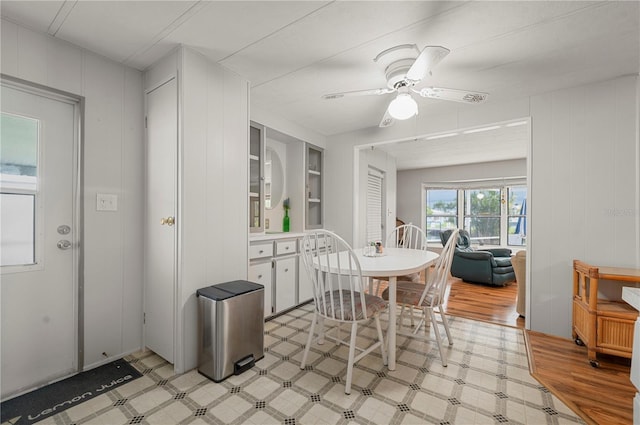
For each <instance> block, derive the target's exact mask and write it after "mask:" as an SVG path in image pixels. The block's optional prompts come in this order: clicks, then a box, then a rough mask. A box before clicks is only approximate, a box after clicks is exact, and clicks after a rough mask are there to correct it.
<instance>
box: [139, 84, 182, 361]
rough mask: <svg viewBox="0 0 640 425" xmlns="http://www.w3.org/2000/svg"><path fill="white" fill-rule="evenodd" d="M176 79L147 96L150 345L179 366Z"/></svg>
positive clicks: (147, 321)
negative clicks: (176, 355)
mask: <svg viewBox="0 0 640 425" xmlns="http://www.w3.org/2000/svg"><path fill="white" fill-rule="evenodd" d="M177 99H178V95H177V85H176V80H175V79H171V80H170V81H168V82H166V83H164V84H163V85H161V86H160V87H157V88H156V89H154V90H152V91H150V92H149V93H147V209H146V220H145V222H146V224H145V226H146V249H145V257H146V258H145V269H146V270H145V307H144V308H145V334H144V336H145V345H146V347H147V348H149V349H150V350H152V351H154V352H155V353H156V354H158V355H160V356H161V357H163V358H164V359H166V360H167V361H168V362H170V363H173V362H174V340H175V299H176V298H175V297H176V252H177V251H176V228H177V227H176V225H175V219H176V211H177V206H176V196H177V181H178V176H177V151H178V106H177Z"/></svg>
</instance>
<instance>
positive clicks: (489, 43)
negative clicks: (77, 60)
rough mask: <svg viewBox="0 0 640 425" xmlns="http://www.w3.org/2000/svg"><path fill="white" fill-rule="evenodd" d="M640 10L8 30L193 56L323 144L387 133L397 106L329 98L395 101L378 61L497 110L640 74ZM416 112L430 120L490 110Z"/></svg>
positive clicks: (228, 13) (240, 18) (118, 52)
mask: <svg viewBox="0 0 640 425" xmlns="http://www.w3.org/2000/svg"><path fill="white" fill-rule="evenodd" d="M639 5H640V3H639V2H638V1H593V2H583V1H496V2H490V1H466V2H462V1H461V2H456V1H371V2H369V1H6V0H3V1H2V2H1V3H0V7H1V10H2V17H3V18H5V19H8V20H10V21H13V22H16V23H18V24H21V25H24V26H26V27H29V28H32V29H34V30H36V31H40V32H44V33H49V34H50V35H52V36H54V37H57V38H59V39H62V40H66V41H68V42H71V43H73V44H76V45H78V46H81V47H84V48H86V49H89V50H92V51H94V52H96V53H99V54H101V55H104V56H106V57H109V58H111V59H113V60H115V61H118V62H121V63H123V64H125V65H128V66H131V67H134V68H137V69H139V70H144V69H146V68H147V67H149V66H150V65H151V64H153V63H154V62H155V61H157V60H158V59H160V58H161V57H162V56H164V55H166V54H167V53H169V52H170V51H171V50H172V49H173V48H174V47H175V46H177V45H179V44H184V45H188V46H191V47H192V48H194V49H196V50H198V51H200V52H201V53H202V54H204V55H206V56H208V57H209V58H211V59H212V60H213V61H216V62H219V63H220V64H222V65H223V66H225V67H227V68H229V69H231V70H233V71H235V72H237V73H238V74H240V75H242V76H244V77H246V78H247V79H249V80H250V81H251V87H252V89H251V102H252V106H253V107H257V108H261V109H264V110H268V111H270V112H272V113H274V114H277V115H281V116H282V117H284V118H286V119H288V120H290V121H292V122H295V123H297V124H299V125H301V126H303V127H306V128H309V129H312V130H314V131H316V132H318V133H320V134H323V135H326V136H330V135H334V134H338V133H343V132H346V131H352V130H356V129H361V128H367V127H374V126H377V125H378V123H379V122H380V119H381V117H382V115H383V113H384V111H385V109H386V107H387V105H388V102H389V101H390V100H391V98H392V96H393V95H391V94H388V95H384V96H364V97H351V98H342V99H334V100H323V99H321V96H322V95H323V94H327V93H334V92H341V91H351V90H362V89H370V88H378V87H385V76H384V70H383V69H380V68H379V66H378V65H377V64H376V63H374V62H373V58H374V57H375V56H376V55H377V54H378V53H380V52H381V51H383V50H385V49H388V48H389V47H392V46H396V45H399V44H407V43H408V44H416V45H417V46H418V47H419V48H420V49H422V48H423V47H424V46H426V45H442V46H445V47H447V48H449V49H451V53H450V54H449V55H448V56H447V57H446V58H445V59H444V60H443V61H442V62H441V63H440V64H439V65H438V66H437V67H436V68H435V69H434V71H433V75H432V76H431V77H428V78H426V79H425V80H424V81H423V82H422V83H421V84H420V85H418V86H417V88H418V89H419V88H420V87H422V86H440V87H448V88H459V89H465V90H474V91H481V92H488V93H490V96H489V100H488V101H487V103H491V102H496V101H501V100H508V99H515V98H520V97H523V96H528V95H532V94H537V93H542V92H547V91H551V90H556V89H560V88H564V87H570V86H576V85H580V84H586V83H590V82H595V81H601V80H606V79H610V78H614V77H617V76H620V75H628V74H637V73H638V72H639V71H640V29H639V21H640V8H639ZM416 98H417V99H416V100H417V101H418V104H419V110H420V115H421V116H423V115H429V114H438V113H442V112H445V111H452V110H455V109H459V108H482V107H483V105H465V104H460V103H455V102H447V101H438V100H433V99H426V98H418V97H416ZM402 124H403V123H396V125H402ZM525 127H526V126H525ZM451 140H452V139H449V141H451ZM434 142H435V141H434ZM460 143H463V142H460Z"/></svg>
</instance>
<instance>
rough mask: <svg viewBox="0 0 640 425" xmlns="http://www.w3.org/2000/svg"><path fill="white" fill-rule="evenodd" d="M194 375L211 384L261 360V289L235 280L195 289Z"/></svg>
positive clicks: (262, 342) (262, 344)
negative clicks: (196, 303)
mask: <svg viewBox="0 0 640 425" xmlns="http://www.w3.org/2000/svg"><path fill="white" fill-rule="evenodd" d="M196 296H197V298H198V372H200V373H201V374H203V375H205V376H206V377H208V378H210V379H213V380H214V381H215V382H220V381H223V380H225V379H226V378H228V377H229V376H231V375H239V374H240V373H242V372H244V371H245V370H248V369H250V368H252V367H253V365H254V364H255V362H256V361H258V360H260V359H261V358H263V357H264V286H262V285H260V284H257V283H253V282H248V281H246V280H236V281H233V282H226V283H220V284H218V285H213V286H209V287H206V288H201V289H198V290H197V292H196Z"/></svg>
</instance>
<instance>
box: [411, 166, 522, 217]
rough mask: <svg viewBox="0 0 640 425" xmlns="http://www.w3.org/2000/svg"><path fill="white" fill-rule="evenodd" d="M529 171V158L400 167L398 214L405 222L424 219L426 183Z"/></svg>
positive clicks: (518, 175)
mask: <svg viewBox="0 0 640 425" xmlns="http://www.w3.org/2000/svg"><path fill="white" fill-rule="evenodd" d="M526 175H527V160H526V159H514V160H510V161H495V162H486V163H479V164H465V165H454V166H451V167H434V168H422V169H417V170H405V171H398V217H399V218H400V219H401V220H403V221H404V222H405V223H414V224H419V223H421V220H422V218H421V212H422V211H421V210H422V185H423V184H424V183H434V182H448V181H461V180H486V179H501V178H509V177H524V176H526Z"/></svg>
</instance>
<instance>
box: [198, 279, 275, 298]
mask: <svg viewBox="0 0 640 425" xmlns="http://www.w3.org/2000/svg"><path fill="white" fill-rule="evenodd" d="M263 288H264V286H263V285H260V284H259V283H253V282H249V281H246V280H234V281H232V282H225V283H219V284H217V285H212V286H208V287H206V288H200V289H198V290H197V291H196V295H197V296H199V297H200V296H203V297H206V298H211V299H212V300H216V301H221V300H226V299H227V298H231V297H235V296H237V295H242V294H246V293H248V292H253V291H257V290H259V289H263Z"/></svg>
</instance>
